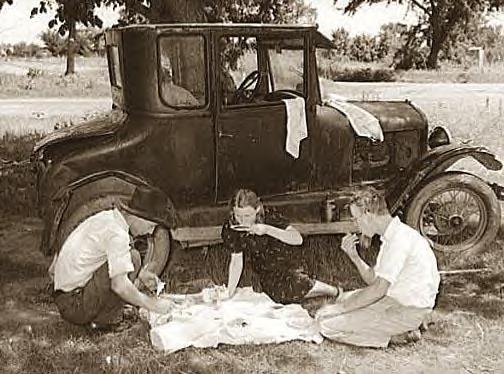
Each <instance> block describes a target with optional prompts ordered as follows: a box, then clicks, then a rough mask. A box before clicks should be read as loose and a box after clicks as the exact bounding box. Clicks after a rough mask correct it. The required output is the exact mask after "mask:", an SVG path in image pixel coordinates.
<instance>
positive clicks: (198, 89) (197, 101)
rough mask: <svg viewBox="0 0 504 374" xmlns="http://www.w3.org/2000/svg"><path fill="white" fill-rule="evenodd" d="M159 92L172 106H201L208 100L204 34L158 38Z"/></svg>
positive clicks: (165, 101)
mask: <svg viewBox="0 0 504 374" xmlns="http://www.w3.org/2000/svg"><path fill="white" fill-rule="evenodd" d="M158 74H159V92H160V95H161V99H162V101H163V102H164V103H165V104H166V105H168V106H171V107H175V108H201V107H204V106H205V105H206V103H207V88H206V77H205V76H206V61H205V38H204V37H203V36H202V35H184V36H178V35H168V36H163V37H161V38H160V39H159V73H158Z"/></svg>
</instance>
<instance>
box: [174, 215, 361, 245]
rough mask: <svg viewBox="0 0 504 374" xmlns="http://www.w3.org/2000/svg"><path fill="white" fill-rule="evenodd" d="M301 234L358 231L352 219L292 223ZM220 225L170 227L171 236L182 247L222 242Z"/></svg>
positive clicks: (330, 233)
mask: <svg viewBox="0 0 504 374" xmlns="http://www.w3.org/2000/svg"><path fill="white" fill-rule="evenodd" d="M292 226H294V227H295V228H296V229H298V230H299V232H300V233H301V235H304V236H308V235H332V234H346V233H349V232H358V228H357V225H356V224H355V223H354V222H352V221H342V222H327V223H293V224H292ZM221 230H222V226H203V227H179V228H177V229H172V230H170V231H171V235H172V238H173V239H174V240H176V241H178V242H180V244H181V245H182V247H183V248H193V247H201V246H208V245H214V244H219V243H222V238H221Z"/></svg>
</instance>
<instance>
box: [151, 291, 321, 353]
mask: <svg viewBox="0 0 504 374" xmlns="http://www.w3.org/2000/svg"><path fill="white" fill-rule="evenodd" d="M221 287H223V286H221ZM205 291H212V289H205V290H203V292H202V293H200V294H196V295H162V296H161V297H167V298H173V299H174V300H176V299H178V302H177V303H176V304H175V305H176V306H175V308H174V310H173V311H172V313H171V314H168V315H158V314H155V313H152V312H146V311H143V314H146V315H147V316H146V318H147V319H148V321H149V324H150V326H151V330H150V338H151V342H152V345H153V346H154V347H155V348H156V349H159V350H163V351H168V352H174V351H177V350H180V349H183V348H186V347H189V346H194V347H201V348H202V347H217V345H218V344H232V345H239V344H267V343H281V342H286V341H290V340H303V341H307V342H315V343H321V342H322V340H323V337H322V336H321V335H320V333H319V327H318V325H317V323H316V322H315V320H314V319H313V318H312V317H310V315H309V314H308V312H307V311H306V310H305V309H303V308H302V307H301V306H300V305H298V304H290V305H282V304H277V303H275V302H274V301H272V300H271V299H270V298H269V296H268V295H266V294H265V293H257V292H254V291H253V290H252V288H251V287H246V288H237V289H236V292H235V294H234V296H233V297H232V298H230V299H227V298H224V299H222V300H220V301H219V300H218V299H215V298H214V299H213V301H212V300H208V297H206V299H207V300H205V295H204V294H205ZM224 292H225V293H226V292H227V290H226V289H225V287H224ZM207 294H208V292H207ZM217 298H218V297H217Z"/></svg>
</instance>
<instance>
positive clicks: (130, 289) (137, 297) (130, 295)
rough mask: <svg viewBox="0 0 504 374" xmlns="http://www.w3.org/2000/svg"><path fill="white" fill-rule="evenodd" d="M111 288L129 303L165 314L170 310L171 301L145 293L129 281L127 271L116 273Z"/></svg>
mask: <svg viewBox="0 0 504 374" xmlns="http://www.w3.org/2000/svg"><path fill="white" fill-rule="evenodd" d="M111 288H112V291H114V292H115V293H116V294H117V295H118V296H119V297H120V298H121V299H123V300H124V301H126V302H127V303H129V304H133V305H136V306H139V307H143V308H145V309H147V310H150V311H152V312H155V313H159V314H165V313H168V312H170V311H171V309H172V305H173V304H172V302H171V301H170V300H166V299H158V298H154V297H150V296H147V295H145V294H144V293H142V292H140V291H138V289H137V288H136V287H135V286H134V285H133V283H131V281H130V279H129V278H128V274H127V273H122V274H119V275H116V276H115V277H113V278H112V279H111Z"/></svg>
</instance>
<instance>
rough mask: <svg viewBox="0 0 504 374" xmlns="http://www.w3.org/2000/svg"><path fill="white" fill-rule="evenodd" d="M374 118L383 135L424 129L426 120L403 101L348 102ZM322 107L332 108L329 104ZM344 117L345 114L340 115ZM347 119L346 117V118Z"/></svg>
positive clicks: (409, 104) (407, 101) (410, 104)
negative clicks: (378, 123)
mask: <svg viewBox="0 0 504 374" xmlns="http://www.w3.org/2000/svg"><path fill="white" fill-rule="evenodd" d="M348 103H350V104H353V105H356V106H357V107H359V108H361V109H364V110H365V111H367V112H369V113H370V114H372V115H373V116H374V117H376V118H377V119H378V120H379V122H380V126H381V128H382V130H383V132H384V133H387V132H394V131H404V130H417V129H425V128H426V127H427V119H426V117H425V115H424V113H423V112H421V111H420V110H419V109H418V108H417V107H415V105H413V104H412V103H411V101H409V100H405V101H348ZM324 106H326V107H331V108H333V109H334V110H336V111H338V109H335V108H334V107H332V106H331V105H330V104H329V103H325V104H324ZM341 114H343V115H344V116H346V115H345V113H341ZM346 117H347V116H346Z"/></svg>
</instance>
